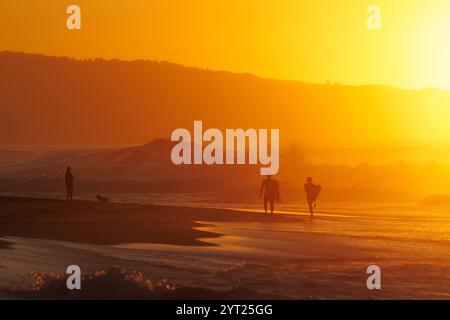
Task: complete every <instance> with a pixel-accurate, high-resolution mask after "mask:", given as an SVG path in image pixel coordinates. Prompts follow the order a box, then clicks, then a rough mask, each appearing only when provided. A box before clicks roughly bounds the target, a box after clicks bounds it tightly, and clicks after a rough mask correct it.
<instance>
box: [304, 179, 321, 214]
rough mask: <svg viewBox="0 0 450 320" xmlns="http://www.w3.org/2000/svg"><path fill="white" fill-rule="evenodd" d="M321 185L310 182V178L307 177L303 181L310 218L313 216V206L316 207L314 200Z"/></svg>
mask: <svg viewBox="0 0 450 320" xmlns="http://www.w3.org/2000/svg"><path fill="white" fill-rule="evenodd" d="M320 190H322V187H321V186H319V185H315V184H314V183H312V178H311V177H308V178H307V179H306V183H305V192H306V201H307V202H308V207H309V213H310V214H311V218H312V217H313V216H314V208H315V207H316V200H317V197H318V196H319V193H320Z"/></svg>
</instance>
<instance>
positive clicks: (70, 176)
mask: <svg viewBox="0 0 450 320" xmlns="http://www.w3.org/2000/svg"><path fill="white" fill-rule="evenodd" d="M64 179H65V181H66V191H67V200H73V180H74V178H73V174H72V168H71V167H67V169H66V174H65V175H64Z"/></svg>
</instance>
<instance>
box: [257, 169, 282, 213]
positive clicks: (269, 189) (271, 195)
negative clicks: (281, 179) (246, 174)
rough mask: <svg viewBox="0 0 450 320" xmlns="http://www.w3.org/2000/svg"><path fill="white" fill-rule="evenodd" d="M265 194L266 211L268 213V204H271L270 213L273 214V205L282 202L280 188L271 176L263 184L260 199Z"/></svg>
mask: <svg viewBox="0 0 450 320" xmlns="http://www.w3.org/2000/svg"><path fill="white" fill-rule="evenodd" d="M263 194H264V211H265V212H266V213H267V203H270V212H271V213H273V204H274V203H275V201H279V202H280V201H281V197H280V187H279V184H278V181H277V180H274V179H272V177H271V176H267V178H266V179H265V180H263V182H262V184H261V191H260V193H259V197H262V196H263Z"/></svg>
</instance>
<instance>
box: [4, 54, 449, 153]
mask: <svg viewBox="0 0 450 320" xmlns="http://www.w3.org/2000/svg"><path fill="white" fill-rule="evenodd" d="M0 70H4V71H5V72H2V73H0V112H2V115H3V116H2V118H1V119H0V127H1V129H0V133H1V135H0V144H2V145H4V144H8V145H35V146H48V145H70V146H82V147H84V146H93V147H99V146H124V145H139V144H143V143H145V142H146V141H148V140H149V139H155V138H163V139H168V138H170V134H171V132H172V130H174V129H176V128H181V127H182V128H187V129H190V130H192V124H193V121H194V120H202V121H203V123H204V125H205V129H206V127H208V128H210V127H214V128H219V129H225V128H279V129H280V130H281V131H282V137H281V139H282V140H281V143H282V144H284V145H286V144H289V143H290V142H291V141H301V142H302V143H305V144H307V143H310V142H313V143H321V142H324V141H326V142H331V143H336V144H338V143H340V142H341V141H354V140H359V141H361V140H362V141H365V140H387V141H391V140H394V141H397V140H415V139H417V140H423V137H422V136H420V132H419V131H418V130H414V128H415V126H417V125H418V124H419V121H420V120H421V119H413V118H411V117H410V116H409V115H410V114H411V113H414V112H417V113H419V114H420V112H423V110H425V109H429V108H435V109H436V110H437V112H439V110H441V109H442V108H443V107H444V106H445V105H449V103H450V92H447V91H443V90H439V89H424V90H405V89H398V88H394V87H389V86H384V85H365V86H346V85H329V84H309V83H304V82H296V81H289V80H274V79H264V78H260V77H257V76H254V75H250V74H238V73H231V72H227V71H210V70H203V69H199V68H193V67H186V66H182V65H178V64H174V63H169V62H157V61H149V60H134V61H121V60H116V59H113V60H105V59H95V60H92V59H91V60H76V59H72V58H67V57H51V56H44V55H36V54H27V53H14V52H9V51H5V52H0ZM429 101H434V103H435V104H434V105H430V103H429ZM399 119H401V120H402V121H399ZM416 132H417V134H416ZM411 133H414V134H415V136H412V135H411Z"/></svg>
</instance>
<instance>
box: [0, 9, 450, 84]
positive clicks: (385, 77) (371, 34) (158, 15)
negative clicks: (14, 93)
mask: <svg viewBox="0 0 450 320" xmlns="http://www.w3.org/2000/svg"><path fill="white" fill-rule="evenodd" d="M74 3H75V4H77V5H79V6H80V8H81V19H82V22H81V30H77V31H70V30H67V28H66V24H65V22H66V18H67V14H66V8H67V7H68V6H69V5H72V4H74ZM373 4H376V5H378V6H379V8H380V10H381V28H380V29H379V30H369V29H368V28H367V20H368V8H369V6H371V5H373ZM449 30H450V2H448V1H427V0H415V1H407V0H377V1H372V0H341V1H330V0H314V1H313V0H302V1H291V0H268V1H260V0H246V1H241V0H228V1H209V0H191V1H183V0H170V1H148V0H131V1H120V0H96V1H91V0H77V1H69V0H62V1H54V0H27V1H1V2H0V39H2V41H1V42H0V51H2V50H13V51H21V52H33V53H41V54H46V55H52V56H55V55H56V56H69V57H74V58H96V57H103V58H107V59H109V58H118V59H124V60H134V59H151V60H167V61H172V62H176V63H180V64H183V65H189V66H196V67H200V68H211V69H215V70H228V71H233V72H249V73H252V74H257V75H260V76H262V77H266V78H279V79H287V80H301V81H305V82H310V83H325V82H326V81H327V80H329V81H331V82H340V83H343V84H349V85H365V84H385V85H393V86H397V87H403V88H415V89H418V88H424V87H440V88H446V89H450V77H448V74H449V72H450V63H449V59H448V56H449V55H450V38H449V37H450V32H449Z"/></svg>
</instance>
